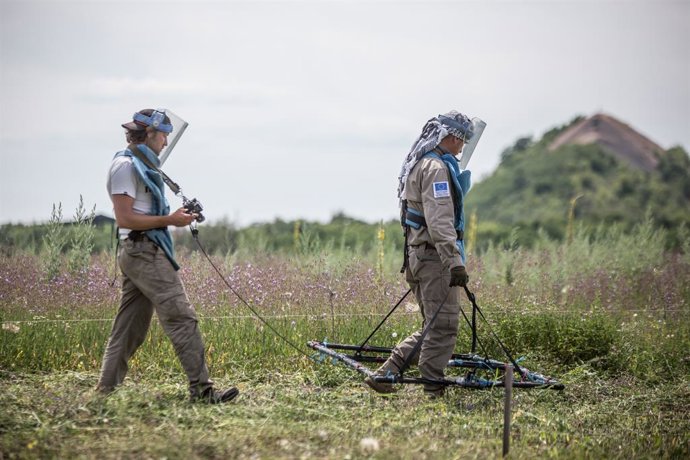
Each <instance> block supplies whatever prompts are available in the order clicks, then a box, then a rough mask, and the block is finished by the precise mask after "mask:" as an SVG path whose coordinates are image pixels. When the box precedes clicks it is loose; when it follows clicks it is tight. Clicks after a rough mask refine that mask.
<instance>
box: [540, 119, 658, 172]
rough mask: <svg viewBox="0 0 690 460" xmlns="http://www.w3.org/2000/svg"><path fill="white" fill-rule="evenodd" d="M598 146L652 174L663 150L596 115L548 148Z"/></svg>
mask: <svg viewBox="0 0 690 460" xmlns="http://www.w3.org/2000/svg"><path fill="white" fill-rule="evenodd" d="M588 144H597V145H599V146H601V147H603V148H604V149H605V150H606V151H607V152H609V153H611V154H612V155H614V156H616V157H617V158H618V159H619V160H622V161H623V162H627V163H628V164H630V165H631V166H633V167H636V168H639V169H642V170H644V171H653V170H654V169H655V168H656V166H657V165H658V164H659V156H660V155H661V154H663V152H664V149H662V148H661V147H659V146H658V145H657V144H655V143H654V142H652V141H651V140H649V139H647V138H646V137H645V136H643V135H642V134H640V133H639V132H637V131H635V130H634V129H633V128H631V127H630V126H628V125H626V124H625V123H623V122H621V121H619V120H616V119H615V118H614V117H612V116H610V115H606V114H603V113H598V114H596V115H593V116H591V117H589V118H585V119H583V120H581V121H579V122H576V123H574V124H573V125H572V126H570V127H569V128H568V129H566V130H565V131H563V132H562V133H561V134H559V135H558V137H556V139H554V140H553V141H552V142H551V143H550V144H549V150H550V151H555V150H558V148H559V147H562V146H564V145H588Z"/></svg>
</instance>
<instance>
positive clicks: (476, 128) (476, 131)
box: [460, 118, 486, 169]
mask: <svg viewBox="0 0 690 460" xmlns="http://www.w3.org/2000/svg"><path fill="white" fill-rule="evenodd" d="M484 128H486V123H485V122H484V121H483V120H481V119H480V118H473V119H472V129H471V130H470V131H471V132H472V135H471V136H469V140H467V141H465V145H464V146H463V148H462V155H460V167H461V168H462V169H467V163H469V162H470V158H472V154H473V153H474V149H476V148H477V144H478V143H479V139H480V138H481V137H482V134H483V133H484Z"/></svg>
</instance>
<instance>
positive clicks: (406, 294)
mask: <svg viewBox="0 0 690 460" xmlns="http://www.w3.org/2000/svg"><path fill="white" fill-rule="evenodd" d="M410 292H412V289H408V290H407V292H406V293H405V295H403V296H402V297H401V298H400V300H398V303H396V304H395V306H394V307H393V308H391V311H389V312H388V314H387V315H386V317H385V318H383V320H382V321H381V322H380V323H379V325H378V326H376V328H374V331H373V332H372V333H371V334H369V337H367V338H366V340H365V341H364V342H362V344H361V345H360V346H359V350H357V353H361V352H362V349H364V346H365V345H366V344H367V342H369V340H370V339H371V338H372V337H373V336H374V334H376V331H378V330H379V328H380V327H381V326H383V323H385V322H386V321H387V320H388V317H389V316H390V315H392V314H393V312H394V311H395V309H396V308H398V306H399V305H400V304H401V303H402V301H403V300H405V298H406V297H407V296H408V295H409V294H410Z"/></svg>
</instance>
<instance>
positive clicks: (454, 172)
mask: <svg viewBox="0 0 690 460" xmlns="http://www.w3.org/2000/svg"><path fill="white" fill-rule="evenodd" d="M432 154H433V155H436V156H438V157H440V158H441V160H442V161H443V162H444V163H445V165H446V167H447V168H448V173H449V174H448V175H449V176H450V179H451V181H452V182H453V195H454V198H455V199H454V200H453V202H454V203H455V222H454V224H455V230H459V231H462V232H463V233H464V231H465V209H464V201H465V195H467V192H469V191H470V188H471V187H472V184H471V180H470V179H471V176H472V175H471V173H470V171H469V170H468V169H460V164H459V163H458V160H457V159H456V158H455V157H454V156H453V155H451V154H450V153H445V152H444V153H442V154H441V153H439V152H435V151H431V152H429V153H427V155H432ZM455 245H456V246H457V247H458V250H459V251H460V257H461V258H462V263H463V265H464V264H465V243H464V239H462V240H457V241H456V242H455Z"/></svg>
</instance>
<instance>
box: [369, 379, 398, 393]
mask: <svg viewBox="0 0 690 460" xmlns="http://www.w3.org/2000/svg"><path fill="white" fill-rule="evenodd" d="M364 383H366V384H367V385H369V387H370V388H371V389H372V390H374V391H375V392H377V393H381V394H388V393H395V392H396V391H398V389H397V388H395V387H394V386H393V384H392V383H388V382H377V381H376V380H374V379H373V378H371V377H367V378H365V379H364Z"/></svg>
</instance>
